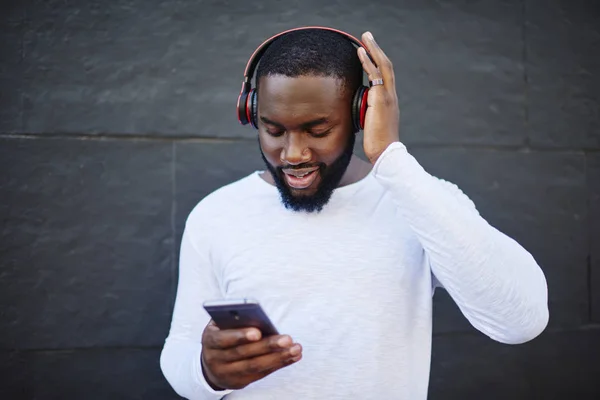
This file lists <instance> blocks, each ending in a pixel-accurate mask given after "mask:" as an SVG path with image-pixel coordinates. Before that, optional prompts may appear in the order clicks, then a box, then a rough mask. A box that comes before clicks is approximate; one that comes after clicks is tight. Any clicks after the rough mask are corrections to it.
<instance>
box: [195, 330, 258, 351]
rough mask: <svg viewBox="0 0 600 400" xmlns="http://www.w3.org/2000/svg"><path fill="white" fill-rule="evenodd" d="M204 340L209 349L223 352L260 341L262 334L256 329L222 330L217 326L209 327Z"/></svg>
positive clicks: (204, 344)
mask: <svg viewBox="0 0 600 400" xmlns="http://www.w3.org/2000/svg"><path fill="white" fill-rule="evenodd" d="M204 332H205V336H204V338H203V340H202V344H203V346H206V347H207V348H209V349H217V350H223V349H228V348H231V347H235V346H240V345H243V344H247V343H252V342H256V341H258V340H260V338H261V336H262V335H261V333H260V331H259V330H258V329H256V328H245V329H226V330H220V329H219V328H217V327H216V326H210V325H209V326H207V327H206V329H205V331H204Z"/></svg>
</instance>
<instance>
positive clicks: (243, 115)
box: [237, 26, 376, 131]
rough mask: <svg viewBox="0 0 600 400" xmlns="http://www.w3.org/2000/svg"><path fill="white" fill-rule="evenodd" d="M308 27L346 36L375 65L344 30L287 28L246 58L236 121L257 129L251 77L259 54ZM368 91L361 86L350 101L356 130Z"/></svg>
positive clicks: (357, 41)
mask: <svg viewBox="0 0 600 400" xmlns="http://www.w3.org/2000/svg"><path fill="white" fill-rule="evenodd" d="M308 29H315V30H324V31H330V32H335V33H337V34H340V35H342V36H343V37H344V38H346V39H347V40H348V41H350V42H351V43H352V44H354V45H355V46H356V47H357V48H359V47H362V48H364V49H365V51H366V53H367V57H369V58H370V59H371V61H372V62H373V64H374V65H376V64H375V61H373V57H371V55H370V54H369V52H368V51H367V48H366V47H365V45H364V44H363V43H362V42H361V41H360V40H358V39H357V38H355V37H354V36H352V35H350V34H348V33H346V32H343V31H340V30H338V29H333V28H327V27H323V26H306V27H300V28H294V29H288V30H287V31H283V32H281V33H278V34H277V35H275V36H272V37H270V38H269V39H267V40H265V41H264V42H263V43H262V44H261V45H260V46H258V48H257V49H256V50H254V53H252V56H250V60H248V63H247V64H246V69H245V70H244V80H243V82H242V90H240V95H239V96H238V100H237V117H238V121H240V123H241V124H242V125H246V124H248V123H250V124H252V126H253V127H254V128H256V129H258V123H257V121H256V114H257V109H258V106H257V101H256V90H255V89H252V77H253V76H254V71H255V69H256V66H257V65H258V62H259V60H260V58H261V56H262V55H263V53H264V52H265V50H266V49H267V48H268V47H269V45H270V44H271V43H273V41H274V40H275V39H277V38H278V37H281V36H283V35H285V34H287V33H290V32H294V31H301V30H308ZM357 57H358V55H357ZM368 91H369V88H368V87H365V86H361V87H360V88H359V89H358V90H357V91H356V93H355V95H354V98H353V101H352V104H353V107H352V121H353V125H354V129H355V130H356V131H358V130H360V129H362V127H363V124H364V119H365V113H366V108H367V107H366V105H367V92H368Z"/></svg>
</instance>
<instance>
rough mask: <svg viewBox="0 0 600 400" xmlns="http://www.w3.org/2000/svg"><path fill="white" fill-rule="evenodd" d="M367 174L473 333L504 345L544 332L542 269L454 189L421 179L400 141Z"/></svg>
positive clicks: (423, 174) (423, 176)
mask: <svg viewBox="0 0 600 400" xmlns="http://www.w3.org/2000/svg"><path fill="white" fill-rule="evenodd" d="M373 174H374V176H375V177H376V179H377V180H378V181H379V182H380V183H381V184H382V185H383V186H384V187H386V188H387V189H388V190H389V191H390V192H391V194H392V196H393V200H394V202H395V204H396V205H397V207H398V210H399V212H400V214H401V215H402V216H403V218H404V219H405V220H406V221H407V223H408V224H409V225H410V227H411V228H412V230H413V231H414V232H415V234H416V235H417V237H418V238H419V240H420V242H421V244H422V246H423V248H424V249H425V253H426V255H427V257H428V258H429V261H430V265H431V269H432V272H433V275H434V276H435V278H436V279H437V280H438V281H439V282H440V283H441V285H442V286H443V287H444V288H445V289H446V290H447V291H448V293H449V294H450V296H451V297H452V298H453V299H454V301H455V302H456V304H457V305H458V306H459V308H460V310H461V311H462V313H463V314H464V315H465V317H466V318H467V319H468V320H469V321H470V323H471V324H472V325H473V326H474V327H475V328H477V329H478V330H480V331H481V332H483V333H484V334H486V335H487V336H489V337H491V338H492V339H494V340H497V341H499V342H502V343H509V344H518V343H523V342H526V341H529V340H531V339H533V338H535V337H536V336H538V335H539V334H540V333H541V332H542V331H543V330H544V329H545V327H546V325H547V323H548V305H547V301H548V293H547V286H546V279H545V277H544V274H543V272H542V270H541V269H540V267H539V266H538V264H537V263H536V261H535V260H534V258H533V257H532V255H531V254H530V253H529V252H527V251H526V250H525V249H524V248H523V247H522V246H520V245H519V244H518V243H517V242H516V241H514V240H513V239H511V238H510V237H508V236H507V235H505V234H503V233H502V232H500V231H498V230H497V229H496V228H494V227H493V226H491V225H489V224H488V223H487V221H485V220H484V219H483V218H482V217H481V216H480V215H479V213H478V212H477V210H476V209H475V206H474V204H473V202H472V201H470V199H468V197H467V196H466V195H464V194H463V193H462V191H460V189H458V187H456V186H455V185H452V184H449V183H448V182H445V181H442V180H439V179H437V178H435V177H433V176H432V175H430V174H429V173H427V172H426V171H425V170H424V169H423V168H422V166H421V165H420V164H419V163H418V162H417V160H415V158H414V157H413V156H412V155H410V154H409V153H408V152H407V150H406V147H405V146H404V145H403V144H401V143H399V142H395V143H392V144H391V145H390V146H388V147H387V148H386V150H385V151H384V152H383V153H382V154H381V156H380V157H379V158H378V160H377V162H376V163H375V164H374V169H373Z"/></svg>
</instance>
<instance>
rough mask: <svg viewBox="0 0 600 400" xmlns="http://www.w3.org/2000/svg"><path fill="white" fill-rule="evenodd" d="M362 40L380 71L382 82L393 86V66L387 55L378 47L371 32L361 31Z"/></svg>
mask: <svg viewBox="0 0 600 400" xmlns="http://www.w3.org/2000/svg"><path fill="white" fill-rule="evenodd" d="M362 40H363V43H364V44H365V46H366V47H367V50H369V53H370V54H371V57H373V60H374V61H375V63H376V64H377V67H378V68H379V71H380V72H381V75H382V77H383V84H384V85H386V86H389V87H390V88H393V87H395V86H394V85H395V78H394V67H393V65H392V62H391V61H390V59H389V58H388V56H387V55H386V54H385V53H384V52H383V50H382V49H381V47H379V45H378V44H377V42H376V41H375V38H374V37H373V35H372V34H371V32H365V33H363V35H362ZM388 84H389V85H388Z"/></svg>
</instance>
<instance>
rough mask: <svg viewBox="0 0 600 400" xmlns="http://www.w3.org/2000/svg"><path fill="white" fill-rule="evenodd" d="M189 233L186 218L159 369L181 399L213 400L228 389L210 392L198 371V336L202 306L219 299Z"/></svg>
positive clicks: (207, 266)
mask: <svg viewBox="0 0 600 400" xmlns="http://www.w3.org/2000/svg"><path fill="white" fill-rule="evenodd" d="M192 230H193V229H192V227H191V226H190V223H189V219H188V223H187V224H186V228H185V230H184V233H183V237H182V242H181V252H180V258H179V283H178V287H177V295H176V298H175V307H174V311H173V318H172V321H171V329H170V331H169V335H168V336H167V339H166V340H165V344H164V346H163V350H162V353H161V357H160V366H161V370H162V372H163V374H164V376H165V378H166V379H167V381H168V382H169V384H170V385H171V387H172V388H173V389H174V390H175V392H177V394H179V395H180V396H182V397H183V398H186V399H189V400H217V399H221V398H223V397H224V396H225V395H227V394H229V393H231V392H232V390H224V391H216V390H214V389H212V388H211V387H210V385H209V384H208V383H207V381H206V379H205V377H204V374H203V372H202V364H201V354H202V333H203V332H204V328H205V327H206V325H207V324H208V322H209V321H210V316H209V315H208V313H207V312H206V311H205V310H204V308H203V306H202V304H203V303H204V301H205V300H214V299H218V298H221V297H222V296H221V292H220V286H219V284H218V280H217V278H216V275H215V273H214V271H213V269H212V267H211V264H210V262H209V258H210V257H209V256H208V255H207V254H206V253H207V252H206V251H200V250H199V249H198V248H197V246H198V245H197V243H195V240H194V239H193V238H192Z"/></svg>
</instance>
